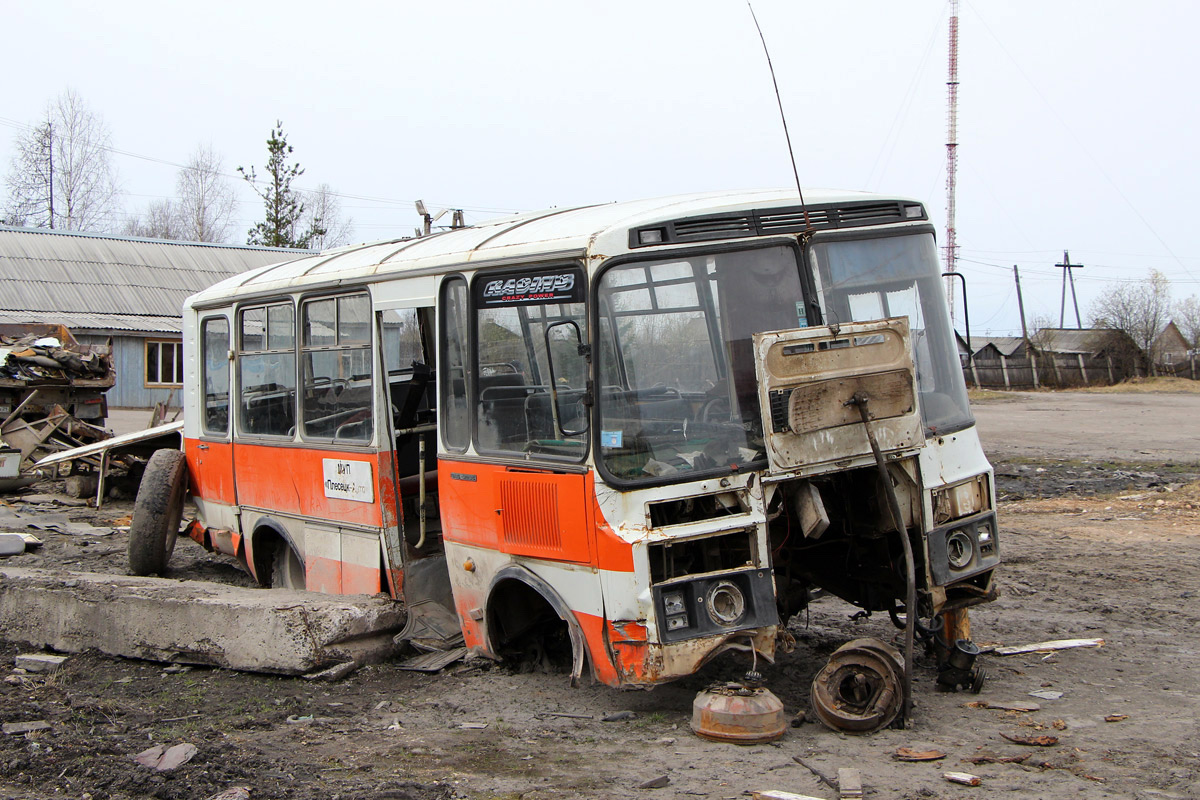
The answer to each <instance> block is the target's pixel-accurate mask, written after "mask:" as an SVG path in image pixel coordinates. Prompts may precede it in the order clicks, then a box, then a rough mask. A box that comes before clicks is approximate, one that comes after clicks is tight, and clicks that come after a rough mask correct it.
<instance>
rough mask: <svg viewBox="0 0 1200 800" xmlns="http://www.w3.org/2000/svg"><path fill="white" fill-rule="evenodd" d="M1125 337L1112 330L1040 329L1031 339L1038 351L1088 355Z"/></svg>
mask: <svg viewBox="0 0 1200 800" xmlns="http://www.w3.org/2000/svg"><path fill="white" fill-rule="evenodd" d="M1125 336H1126V334H1125V333H1123V332H1122V331H1119V330H1115V329H1113V328H1082V329H1079V328H1042V329H1041V330H1039V331H1038V332H1037V333H1035V334H1034V335H1033V337H1032V338H1033V342H1034V344H1035V345H1036V346H1037V348H1038V349H1039V350H1044V351H1046V352H1050V353H1082V354H1083V355H1089V354H1092V353H1101V352H1103V351H1104V350H1106V349H1107V348H1108V347H1109V346H1110V345H1111V344H1112V342H1113V339H1114V337H1125ZM1131 341H1132V340H1131Z"/></svg>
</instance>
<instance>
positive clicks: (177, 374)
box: [146, 340, 183, 386]
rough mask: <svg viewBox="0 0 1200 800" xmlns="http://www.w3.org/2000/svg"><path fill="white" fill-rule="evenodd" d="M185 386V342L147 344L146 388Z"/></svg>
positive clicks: (151, 342) (150, 341)
mask: <svg viewBox="0 0 1200 800" xmlns="http://www.w3.org/2000/svg"><path fill="white" fill-rule="evenodd" d="M182 385H183V342H169V341H155V340H148V341H147V342H146V386H182Z"/></svg>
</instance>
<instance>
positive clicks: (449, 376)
mask: <svg viewBox="0 0 1200 800" xmlns="http://www.w3.org/2000/svg"><path fill="white" fill-rule="evenodd" d="M441 320H442V321H441V325H442V356H441V369H442V374H441V377H440V378H439V379H438V380H439V381H440V382H441V385H442V388H441V392H442V401H441V406H442V424H441V425H440V426H439V427H440V429H441V431H442V438H443V440H444V441H445V442H446V446H447V447H449V448H452V449H454V450H463V449H465V448H466V446H467V442H468V441H469V440H470V429H469V428H468V406H467V358H466V356H467V344H468V340H467V282H466V281H465V280H463V279H462V278H450V279H449V280H447V281H446V282H445V283H444V284H442V309H441Z"/></svg>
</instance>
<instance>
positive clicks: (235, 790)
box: [208, 786, 250, 800]
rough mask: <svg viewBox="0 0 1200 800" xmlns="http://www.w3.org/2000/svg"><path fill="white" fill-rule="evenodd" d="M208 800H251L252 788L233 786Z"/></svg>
mask: <svg viewBox="0 0 1200 800" xmlns="http://www.w3.org/2000/svg"><path fill="white" fill-rule="evenodd" d="M208 800H250V787H249V786H232V787H230V788H228V789H226V790H225V791H223V792H221V793H219V794H214V795H213V796H212V797H210V798H208Z"/></svg>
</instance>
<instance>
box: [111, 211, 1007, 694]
mask: <svg viewBox="0 0 1200 800" xmlns="http://www.w3.org/2000/svg"><path fill="white" fill-rule="evenodd" d="M806 199H807V201H808V202H807V204H806V205H801V201H800V199H799V197H798V196H797V195H796V194H795V193H789V192H783V191H763V192H750V193H721V194H703V195H690V196H682V197H673V198H666V199H657V200H645V201H638V202H626V203H613V204H607V205H597V206H590V207H583V208H570V209H554V210H551V211H546V212H543V213H533V214H525V215H521V216H517V217H512V218H508V219H499V220H494V221H489V222H485V223H482V224H479V225H474V226H471V227H465V228H458V229H454V230H448V231H445V232H440V233H435V234H434V235H429V236H423V237H419V238H413V239H403V240H397V241H389V242H382V243H377V244H367V245H360V246H354V247H347V248H342V249H338V250H333V251H329V252H325V253H321V254H319V255H304V256H302V257H299V258H297V259H295V260H293V261H288V262H284V263H280V264H276V265H273V266H269V267H265V268H262V269H257V270H253V271H250V272H247V273H244V274H242V275H238V276H236V277H234V278H230V279H228V280H226V281H223V282H222V283H219V284H217V285H216V286H213V287H212V288H210V289H208V290H206V291H204V292H201V293H200V294H197V295H195V296H193V297H192V298H190V299H189V300H188V301H187V304H186V307H185V309H184V351H185V358H186V372H187V383H186V391H185V406H184V419H185V428H184V434H185V435H184V453H183V454H180V453H178V452H173V451H162V452H160V453H159V454H156V455H155V457H154V459H153V460H152V461H151V463H150V464H149V465H148V468H147V472H146V476H145V479H144V481H143V484H142V488H141V490H140V493H139V499H138V510H137V512H136V513H135V518H134V522H133V535H132V537H131V546H130V555H131V564H132V567H133V569H134V571H135V572H141V573H153V572H161V571H162V570H164V569H165V568H166V563H167V559H168V558H169V556H170V552H171V547H172V546H173V542H174V535H175V531H176V530H178V529H179V524H178V522H179V514H180V511H181V509H182V507H183V498H184V496H185V495H184V492H190V495H191V497H192V499H193V501H194V503H195V506H196V509H197V512H198V513H197V516H196V518H195V519H194V520H193V521H191V522H190V523H189V526H188V527H187V529H186V530H187V532H188V534H189V535H190V536H191V537H192V538H193V539H195V540H196V541H197V542H199V543H201V544H202V545H204V546H205V547H208V548H210V549H213V550H217V551H220V552H222V553H227V554H230V555H232V556H235V557H237V558H238V559H240V560H241V562H242V563H243V564H244V565H245V568H246V569H247V570H248V571H249V573H250V574H251V575H253V576H254V577H255V578H256V579H257V580H258V582H259V583H261V584H262V585H263V586H276V587H292V588H304V589H308V590H311V591H317V592H329V593H334V594H350V593H375V592H380V591H383V592H386V593H388V594H389V595H391V596H392V597H394V598H395V599H396V600H398V601H404V602H405V603H406V606H407V609H408V613H409V625H408V628H407V630H406V634H405V636H406V638H408V639H410V640H411V641H413V642H414V643H415V644H417V645H418V646H423V647H425V648H427V649H428V648H438V647H446V646H449V645H451V644H454V643H455V640H456V639H457V638H458V637H460V636H461V638H462V639H463V640H465V644H466V646H468V647H469V648H472V649H473V650H475V651H477V652H479V653H481V654H484V655H487V656H489V657H496V658H500V657H504V656H505V655H506V654H509V653H512V652H515V651H518V650H522V649H526V648H529V647H534V648H538V649H540V652H542V653H544V654H546V655H548V656H554V655H556V654H558V655H562V656H565V657H566V658H569V663H570V665H571V670H572V674H573V677H574V678H578V677H579V676H580V675H581V674H582V673H583V671H584V670H585V669H590V670H591V672H592V674H593V675H594V676H595V677H596V678H597V679H598V680H600V681H602V682H604V683H606V684H609V685H612V686H621V685H639V684H641V685H645V684H653V683H657V682H661V681H665V680H670V679H672V678H677V677H679V676H683V675H688V674H690V673H693V672H694V671H695V670H697V669H698V668H699V667H700V666H701V665H703V664H705V663H706V662H708V661H709V660H710V659H712V658H713V657H715V656H717V655H718V654H720V653H722V652H725V651H727V650H731V649H737V650H743V651H744V650H748V649H751V648H752V649H753V650H754V651H755V652H756V653H757V654H758V655H760V656H762V657H764V658H767V659H770V658H772V657H773V655H774V649H775V642H776V635H777V633H778V632H780V631H781V630H782V629H783V625H784V623H785V622H786V620H787V618H788V617H789V616H791V615H793V614H795V613H796V612H797V611H799V610H800V609H801V608H803V607H804V604H805V603H806V602H807V600H808V597H809V596H810V590H812V589H815V588H823V589H825V590H827V591H829V592H831V593H834V594H836V595H838V596H840V597H842V598H845V599H846V600H849V601H850V602H852V603H854V604H857V605H859V606H861V607H862V608H863V609H865V610H867V611H887V612H890V613H893V614H895V613H897V612H898V613H900V614H903V613H904V611H905V610H906V609H908V608H911V607H912V606H911V605H910V598H916V603H917V605H916V610H917V617H918V618H921V617H924V618H931V617H933V616H934V615H935V614H938V613H939V612H942V611H944V610H946V609H955V608H965V607H967V606H970V605H973V604H975V603H979V602H982V601H984V600H987V599H989V598H990V597H991V596H993V595H992V573H993V570H994V568H995V567H996V565H997V563H998V561H999V552H998V545H997V529H996V522H995V511H994V509H995V500H994V498H995V491H994V488H993V480H992V472H991V468H990V466H989V464H988V462H987V460H986V459H985V457H984V455H983V453H982V451H981V448H980V444H979V440H978V437H977V435H976V432H975V427H974V421H973V419H972V416H971V412H970V409H969V408H968V405H967V393H966V388H965V385H964V382H963V376H962V372H961V368H960V366H959V359H958V355H957V349H956V346H955V342H954V335H953V331H952V328H951V324H950V320H949V316H948V313H947V307H946V299H945V296H944V293H943V288H942V282H941V280H940V277H939V269H938V259H937V250H936V247H935V242H934V230H933V227H932V226H931V225H930V223H929V221H928V217H927V215H926V213H925V209H924V207H923V206H922V205H921V204H920V203H918V202H916V201H912V200H906V199H902V198H894V197H881V196H877V195H869V194H861V193H852V192H832V191H826V192H813V193H812V194H810V195H809V196H808V197H807V198H806ZM883 476H886V480H884V479H883ZM897 517H899V519H897ZM905 550H909V551H910V558H909V562H910V563H911V568H907V567H906V560H905Z"/></svg>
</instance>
